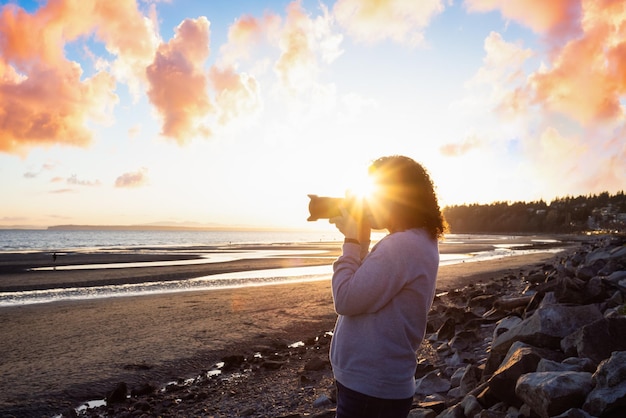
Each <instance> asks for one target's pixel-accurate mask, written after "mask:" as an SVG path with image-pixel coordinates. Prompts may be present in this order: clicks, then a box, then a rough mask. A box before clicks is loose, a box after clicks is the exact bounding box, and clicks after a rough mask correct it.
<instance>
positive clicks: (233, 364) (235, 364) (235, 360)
mask: <svg viewBox="0 0 626 418" xmlns="http://www.w3.org/2000/svg"><path fill="white" fill-rule="evenodd" d="M245 360H246V359H245V357H244V356H241V355H232V356H226V357H224V358H222V361H223V362H224V366H222V370H223V371H231V370H235V369H238V368H239V366H241V365H242V364H243V363H244V361H245Z"/></svg>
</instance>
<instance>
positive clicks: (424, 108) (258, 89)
mask: <svg viewBox="0 0 626 418" xmlns="http://www.w3.org/2000/svg"><path fill="white" fill-rule="evenodd" d="M625 96H626V1H616V0H611V1H609V0H551V1H549V2H548V1H545V0H420V1H412V0H336V1H331V0H319V1H317V0H316V1H311V0H300V1H298V0H294V1H263V0H233V1H217V0H214V1H192V0H168V1H166V0H116V1H115V2H112V1H109V0H91V1H87V0H85V1H81V0H49V1H4V0H1V1H0V202H1V203H0V227H11V226H36V227H46V226H50V225H65V224H80V225H84V224H88V225H136V224H150V223H157V222H166V223H170V224H182V223H196V224H202V225H224V226H228V225H237V226H257V227H267V228H311V227H313V226H314V225H311V224H312V223H310V222H309V223H307V221H306V218H307V216H308V209H307V206H308V197H307V194H318V195H326V196H343V195H344V193H345V191H346V189H348V188H350V187H351V185H354V184H357V183H359V182H360V179H361V178H362V176H363V175H364V173H365V172H366V170H367V166H368V164H369V163H370V162H371V161H373V160H374V159H376V158H378V157H381V156H386V155H396V154H401V155H407V156H409V157H411V158H413V159H415V160H416V161H418V162H420V163H421V164H422V165H423V166H424V167H425V168H426V169H427V170H428V172H429V173H430V175H431V178H432V180H433V182H434V184H435V187H436V192H437V195H438V198H439V203H440V206H441V207H442V208H443V207H445V206H448V205H457V204H473V203H479V204H485V203H491V202H494V201H498V202H503V201H508V202H516V201H527V202H528V201H536V200H544V201H546V202H547V203H549V202H550V201H551V200H553V199H555V198H557V197H565V196H578V195H589V194H597V193H601V192H603V191H608V192H610V193H615V192H617V191H621V190H624V189H625V185H626V140H625V138H626V118H625V106H626V101H625V99H626V97H625ZM319 222H324V221H318V223H319ZM317 226H319V224H318V225H317Z"/></svg>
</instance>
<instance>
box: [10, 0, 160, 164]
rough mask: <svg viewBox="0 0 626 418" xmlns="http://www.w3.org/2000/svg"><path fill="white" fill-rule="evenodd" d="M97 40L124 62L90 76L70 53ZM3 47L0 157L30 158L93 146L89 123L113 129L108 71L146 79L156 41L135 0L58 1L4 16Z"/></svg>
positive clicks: (111, 80)
mask: <svg viewBox="0 0 626 418" xmlns="http://www.w3.org/2000/svg"><path fill="white" fill-rule="evenodd" d="M90 35H94V37H95V39H96V40H99V41H101V42H104V44H105V47H106V48H107V50H108V51H109V52H110V53H111V54H114V55H116V56H117V59H116V60H114V61H113V62H112V63H103V62H102V61H101V60H100V61H99V62H96V63H94V65H95V68H96V71H95V72H94V73H93V74H91V75H89V76H86V75H85V74H84V71H83V68H82V67H81V66H80V64H78V63H77V62H74V61H71V60H69V59H67V57H66V56H65V49H66V47H67V46H68V45H69V44H70V43H74V42H83V41H85V40H86V39H88V38H89V36H90ZM0 39H2V40H3V42H1V43H0V115H1V116H0V151H3V152H8V153H17V154H25V153H26V152H27V150H28V149H29V148H30V147H33V146H52V145H72V146H80V147H85V146H87V145H89V144H90V143H91V142H92V133H91V131H90V130H89V129H88V127H87V125H88V122H90V121H95V122H97V123H108V122H109V121H110V120H111V118H112V109H113V107H114V106H115V104H116V103H117V101H118V98H117V96H116V95H115V93H114V90H115V86H116V79H115V78H114V75H113V74H111V73H109V72H107V71H106V69H107V68H111V70H112V71H113V73H114V74H115V76H117V77H119V78H120V79H123V80H126V81H127V82H129V83H130V82H131V78H132V79H137V78H141V77H145V76H143V75H142V74H144V72H145V71H144V70H145V65H143V63H145V62H146V59H147V58H149V57H152V56H153V55H154V54H153V51H154V45H153V44H154V40H155V33H154V30H153V26H152V24H151V21H150V20H147V19H144V18H143V17H142V15H141V14H140V12H139V11H138V10H137V4H136V3H135V1H133V0H123V1H117V2H114V3H111V2H109V1H106V0H99V1H90V2H74V1H69V0H51V1H49V2H47V3H46V4H45V5H43V6H41V7H40V8H39V9H37V10H36V11H35V12H33V13H32V14H31V13H27V12H26V11H24V10H23V9H21V8H19V7H18V6H15V5H12V4H9V5H5V6H3V7H2V8H0ZM142 65H143V67H142ZM123 68H126V69H128V71H126V73H127V75H126V76H124V75H122V74H123V73H124V72H125V71H123V70H122V69H123ZM131 69H132V70H131ZM131 74H132V77H131Z"/></svg>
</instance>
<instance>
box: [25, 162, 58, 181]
mask: <svg viewBox="0 0 626 418" xmlns="http://www.w3.org/2000/svg"><path fill="white" fill-rule="evenodd" d="M55 167H56V164H55V163H52V162H47V163H44V164H42V165H41V168H40V169H39V170H38V171H28V172H26V173H24V178H27V179H34V178H36V177H38V176H39V175H40V174H41V173H42V172H43V171H50V170H54V168H55Z"/></svg>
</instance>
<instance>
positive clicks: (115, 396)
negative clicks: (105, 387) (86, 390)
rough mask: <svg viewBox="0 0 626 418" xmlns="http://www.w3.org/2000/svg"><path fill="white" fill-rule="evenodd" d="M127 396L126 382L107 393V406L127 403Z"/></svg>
mask: <svg viewBox="0 0 626 418" xmlns="http://www.w3.org/2000/svg"><path fill="white" fill-rule="evenodd" d="M127 394H128V387H127V386H126V383H124V382H120V383H118V384H117V385H116V386H115V388H114V389H113V390H112V391H110V392H109V393H107V396H106V398H105V399H106V402H107V405H109V404H113V403H120V402H125V401H126V396H127Z"/></svg>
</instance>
